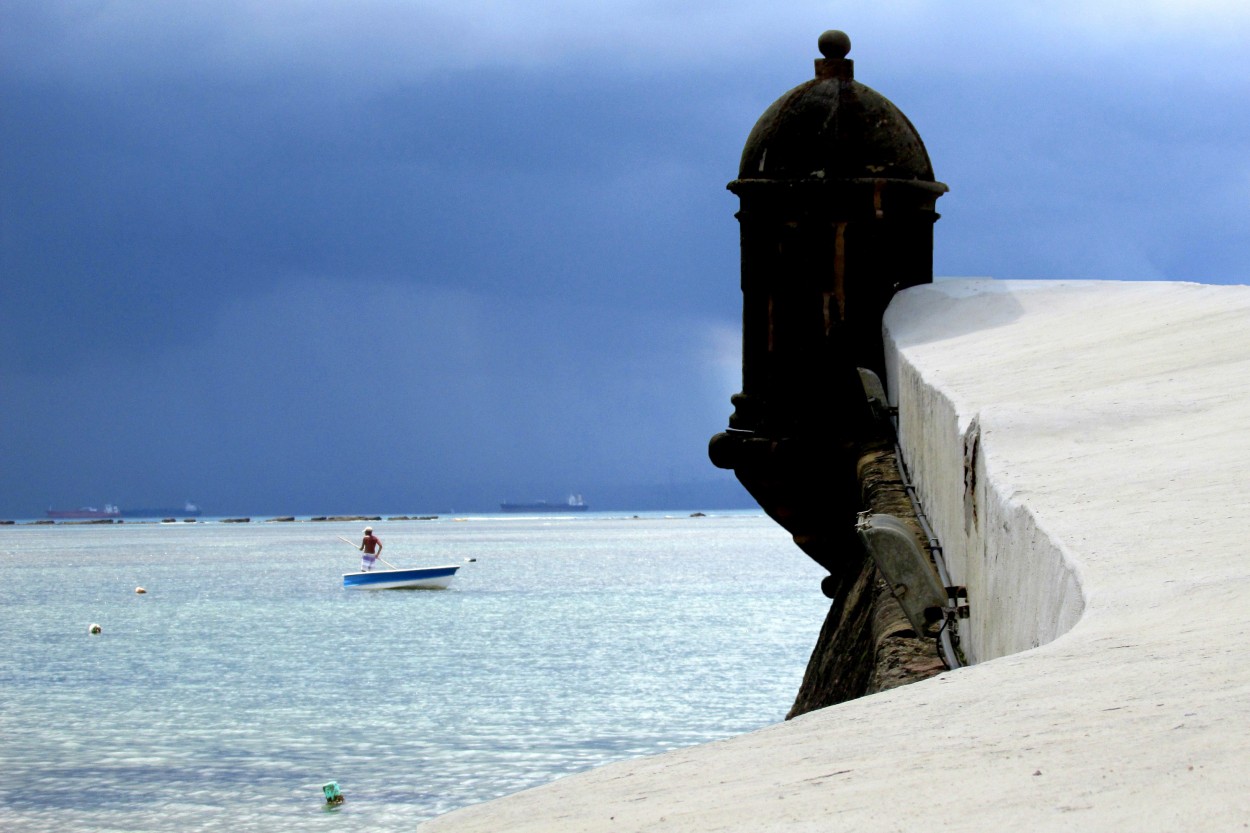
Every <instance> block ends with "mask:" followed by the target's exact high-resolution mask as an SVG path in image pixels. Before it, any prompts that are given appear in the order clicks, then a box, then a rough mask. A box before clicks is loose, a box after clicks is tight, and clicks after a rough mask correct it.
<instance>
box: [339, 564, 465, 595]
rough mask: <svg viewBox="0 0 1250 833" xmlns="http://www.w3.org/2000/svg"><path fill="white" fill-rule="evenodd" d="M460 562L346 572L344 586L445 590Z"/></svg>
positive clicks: (357, 588)
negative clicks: (432, 565)
mask: <svg viewBox="0 0 1250 833" xmlns="http://www.w3.org/2000/svg"><path fill="white" fill-rule="evenodd" d="M459 569H460V565H459V564H454V565H451V566H448V567H414V568H412V569H407V570H370V571H369V572H367V573H344V574H343V587H345V588H347V589H349V590H394V589H398V588H404V587H425V588H430V589H434V590H444V589H446V587H447V585H449V584H451V580H452V579H453V578H455V577H456V571H457V570H459Z"/></svg>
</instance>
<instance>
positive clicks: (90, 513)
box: [47, 503, 122, 520]
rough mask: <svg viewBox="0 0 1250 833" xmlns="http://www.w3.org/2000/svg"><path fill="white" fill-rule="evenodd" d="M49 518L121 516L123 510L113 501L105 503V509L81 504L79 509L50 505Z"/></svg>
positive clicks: (78, 518) (82, 518)
mask: <svg viewBox="0 0 1250 833" xmlns="http://www.w3.org/2000/svg"><path fill="white" fill-rule="evenodd" d="M47 515H48V517H49V518H56V519H65V520H71V519H72V520H87V519H92V518H120V517H121V516H122V511H121V510H120V509H118V508H117V507H116V506H114V505H113V504H111V503H106V504H104V508H103V509H97V508H95V507H94V506H80V507H78V508H77V509H53V508H52V507H51V506H49V507H48V512H47Z"/></svg>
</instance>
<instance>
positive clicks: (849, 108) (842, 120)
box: [731, 30, 945, 190]
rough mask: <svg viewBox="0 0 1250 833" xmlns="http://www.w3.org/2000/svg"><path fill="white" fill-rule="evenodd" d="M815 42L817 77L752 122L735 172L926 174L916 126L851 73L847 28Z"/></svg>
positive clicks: (777, 175)
mask: <svg viewBox="0 0 1250 833" xmlns="http://www.w3.org/2000/svg"><path fill="white" fill-rule="evenodd" d="M819 46H820V52H821V54H822V55H824V56H825V57H824V58H823V59H817V60H816V77H815V78H814V79H813V80H811V81H808V82H807V83H805V84H800V85H799V86H797V87H795V88H794V89H792V90H790V91H789V92H788V93H786V94H785V95H783V96H782V97H781V98H779V99H777V101H775V102H774V103H773V105H772V106H771V107H769V108H768V109H767V110H765V111H764V115H762V116H760V119H759V121H758V122H756V123H755V127H754V128H753V129H752V130H751V134H750V136H748V137H747V142H746V146H745V147H744V148H743V150H742V162H741V164H740V165H739V169H738V177H739V179H740V180H791V181H794V180H848V179H851V180H854V179H893V180H913V181H921V182H933V181H934V179H933V166H932V164H931V163H930V162H929V154H928V152H927V151H926V150H925V147H924V142H923V141H921V139H920V134H919V133H917V132H916V128H915V127H913V126H912V123H911V122H910V121H908V119H907V117H906V116H905V115H903V113H902V111H901V110H899V109H898V108H897V107H895V106H894V104H893V103H891V102H890V100H889V99H887V98H886V97H885V96H883V95H881V94H880V93H878V92H877V91H875V90H873V89H871V88H870V87H866V86H864V85H863V84H861V83H859V82H858V81H856V80H855V79H854V62H853V61H851V60H849V59H848V58H847V57H846V56H847V54H848V53H849V52H850V50H851V39H850V38H849V37H847V35H846V33H844V32H839V31H836V30H830V31H828V32H825V33H824V34H823V35H821V36H820V40H819ZM731 187H732V186H731ZM943 190H945V189H943Z"/></svg>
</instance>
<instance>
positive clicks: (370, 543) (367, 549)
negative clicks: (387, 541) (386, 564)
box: [358, 526, 382, 573]
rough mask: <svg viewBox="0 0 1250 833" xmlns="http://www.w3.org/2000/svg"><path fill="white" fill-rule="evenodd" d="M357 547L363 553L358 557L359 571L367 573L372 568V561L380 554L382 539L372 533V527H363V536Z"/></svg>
mask: <svg viewBox="0 0 1250 833" xmlns="http://www.w3.org/2000/svg"><path fill="white" fill-rule="evenodd" d="M358 549H359V550H360V551H361V552H362V553H364V555H362V556H361V557H360V572H362V573H367V572H369V571H370V570H372V569H373V563H374V562H375V561H377V560H378V556H379V555H381V554H382V539H381V538H379V537H378V536H376V535H374V534H373V527H371V526H366V527H365V538H364V540H363V541H361V542H360V546H359V547H358Z"/></svg>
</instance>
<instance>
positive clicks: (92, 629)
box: [87, 622, 100, 633]
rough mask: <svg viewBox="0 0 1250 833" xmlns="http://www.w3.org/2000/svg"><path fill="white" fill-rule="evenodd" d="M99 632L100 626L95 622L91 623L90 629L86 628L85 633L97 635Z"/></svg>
mask: <svg viewBox="0 0 1250 833" xmlns="http://www.w3.org/2000/svg"><path fill="white" fill-rule="evenodd" d="M99 632H100V626H99V625H97V624H96V623H95V622H92V623H91V627H89V628H87V633H99Z"/></svg>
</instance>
